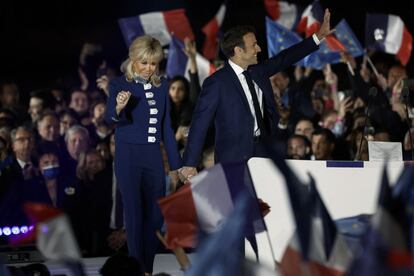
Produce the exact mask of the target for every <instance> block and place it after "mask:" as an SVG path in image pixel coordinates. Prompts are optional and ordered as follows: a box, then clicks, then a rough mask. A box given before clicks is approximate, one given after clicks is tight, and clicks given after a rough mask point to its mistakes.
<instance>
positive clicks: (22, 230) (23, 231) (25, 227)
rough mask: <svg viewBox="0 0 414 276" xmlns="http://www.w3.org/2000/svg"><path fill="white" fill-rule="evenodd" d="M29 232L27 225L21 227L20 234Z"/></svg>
mask: <svg viewBox="0 0 414 276" xmlns="http://www.w3.org/2000/svg"><path fill="white" fill-rule="evenodd" d="M28 231H29V228H28V227H27V226H26V225H23V226H22V227H20V232H21V233H23V234H25V233H27V232H28Z"/></svg>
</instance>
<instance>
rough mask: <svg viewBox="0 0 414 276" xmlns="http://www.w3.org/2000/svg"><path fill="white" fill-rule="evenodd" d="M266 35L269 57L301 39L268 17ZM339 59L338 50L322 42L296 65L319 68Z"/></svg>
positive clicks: (337, 61)
mask: <svg viewBox="0 0 414 276" xmlns="http://www.w3.org/2000/svg"><path fill="white" fill-rule="evenodd" d="M266 37H267V47H268V54H269V57H272V56H275V55H277V54H278V53H280V52H281V51H283V50H285V49H287V48H289V47H290V46H292V45H294V44H296V43H298V42H300V41H301V40H302V38H301V37H300V36H299V35H298V34H297V33H295V32H293V31H290V30H289V29H287V28H285V27H283V26H282V25H280V24H278V23H277V22H274V21H272V20H271V19H270V18H268V17H266ZM340 61H341V56H340V54H339V52H336V51H333V50H331V49H329V47H328V46H327V44H326V43H325V42H322V43H321V44H320V45H319V50H317V51H316V52H313V53H312V54H310V55H308V56H306V57H305V58H304V59H302V60H301V61H299V62H298V63H297V64H296V65H300V66H303V67H311V68H315V69H318V70H321V69H322V68H323V67H324V66H325V65H326V64H328V63H329V64H333V63H339V62H340Z"/></svg>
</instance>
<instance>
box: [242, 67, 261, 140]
mask: <svg viewBox="0 0 414 276" xmlns="http://www.w3.org/2000/svg"><path fill="white" fill-rule="evenodd" d="M243 75H244V76H245V78H246V82H247V85H248V86H249V90H250V94H251V95H252V100H253V106H254V113H255V115H256V120H257V125H258V126H259V129H260V135H261V136H265V135H266V128H265V124H264V120H263V116H262V111H261V110H260V104H259V100H258V99H257V93H256V89H255V88H254V83H253V80H252V78H251V76H250V73H249V72H248V71H243Z"/></svg>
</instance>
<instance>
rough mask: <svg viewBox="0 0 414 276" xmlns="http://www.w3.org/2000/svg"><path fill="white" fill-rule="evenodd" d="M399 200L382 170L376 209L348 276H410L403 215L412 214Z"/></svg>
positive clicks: (413, 266) (412, 268) (413, 268)
mask: <svg viewBox="0 0 414 276" xmlns="http://www.w3.org/2000/svg"><path fill="white" fill-rule="evenodd" d="M410 181H412V179H410ZM403 186H405V184H404V185H403ZM400 199H401V198H399V197H396V196H395V195H393V194H392V190H391V187H390V185H389V182H388V175H387V171H386V168H385V167H384V170H383V175H382V181H381V186H380V191H379V199H378V209H377V211H376V213H375V214H374V215H373V217H372V219H371V225H370V228H369V230H368V232H367V234H366V235H365V237H364V238H363V241H362V252H361V253H360V254H359V255H358V258H356V259H355V261H354V262H353V264H352V266H351V268H350V270H349V273H348V275H351V276H362V275H364V276H365V275H412V273H413V272H414V255H413V254H412V253H411V252H410V251H409V242H408V240H409V233H410V229H409V228H408V227H407V225H406V223H408V221H407V219H406V215H407V214H406V211H409V212H412V211H410V210H406V209H405V208H404V207H403V202H402V201H401V200H400ZM398 273H400V274H398Z"/></svg>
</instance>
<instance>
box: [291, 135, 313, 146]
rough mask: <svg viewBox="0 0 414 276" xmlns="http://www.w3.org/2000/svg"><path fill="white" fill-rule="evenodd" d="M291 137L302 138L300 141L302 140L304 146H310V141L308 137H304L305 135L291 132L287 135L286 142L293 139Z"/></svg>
mask: <svg viewBox="0 0 414 276" xmlns="http://www.w3.org/2000/svg"><path fill="white" fill-rule="evenodd" d="M293 139H299V140H302V141H303V144H305V146H307V147H311V143H310V141H309V139H308V137H306V136H304V135H299V134H292V135H291V136H290V137H289V139H288V142H289V141H290V140H293Z"/></svg>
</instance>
